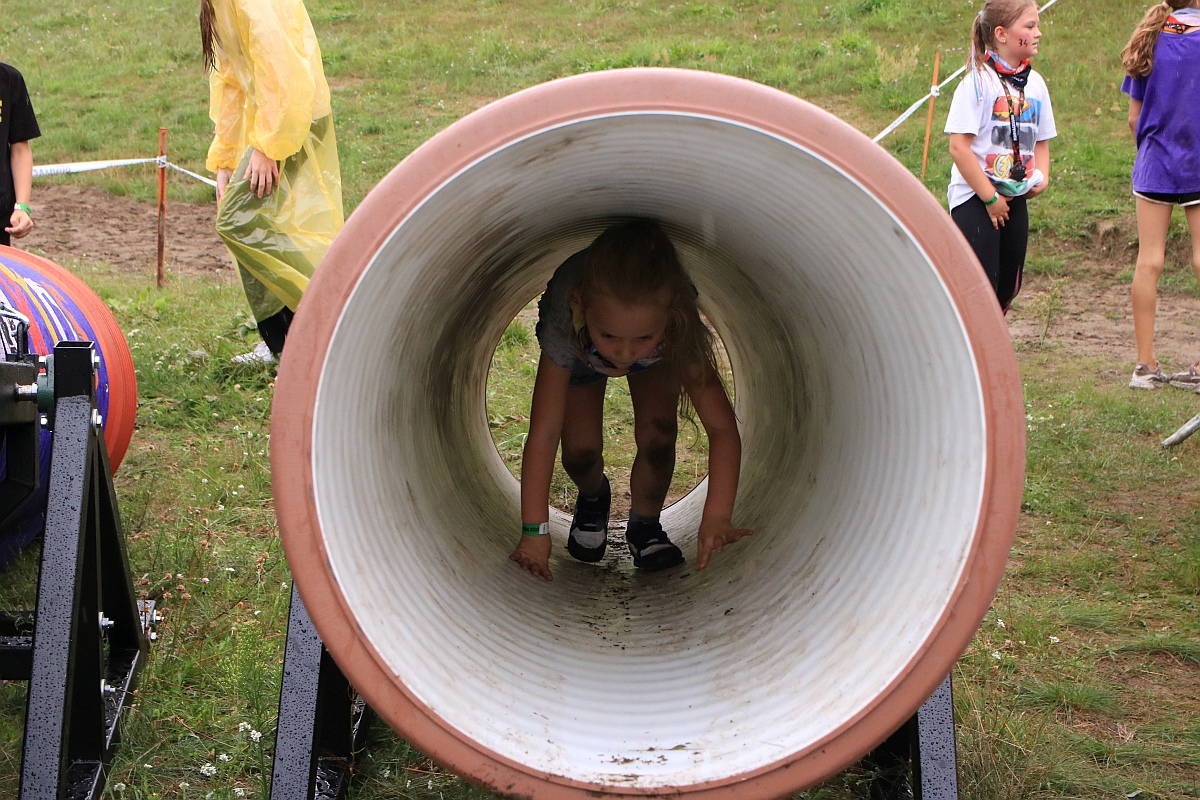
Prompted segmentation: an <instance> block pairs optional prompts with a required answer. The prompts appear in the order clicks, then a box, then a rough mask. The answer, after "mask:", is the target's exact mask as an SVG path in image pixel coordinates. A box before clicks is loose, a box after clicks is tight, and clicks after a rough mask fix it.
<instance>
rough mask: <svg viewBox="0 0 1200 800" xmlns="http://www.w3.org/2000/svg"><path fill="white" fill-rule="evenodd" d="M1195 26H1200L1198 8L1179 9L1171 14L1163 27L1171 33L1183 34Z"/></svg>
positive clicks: (1199, 10) (1199, 11)
mask: <svg viewBox="0 0 1200 800" xmlns="http://www.w3.org/2000/svg"><path fill="white" fill-rule="evenodd" d="M1197 26H1200V8H1180V9H1176V10H1175V11H1172V12H1171V16H1169V17H1167V22H1166V24H1165V25H1164V26H1163V27H1164V28H1166V29H1167V30H1169V31H1171V32H1172V33H1184V32H1186V31H1187V29H1188V28H1195V27H1197Z"/></svg>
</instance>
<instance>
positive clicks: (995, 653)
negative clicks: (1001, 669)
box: [992, 650, 1000, 661]
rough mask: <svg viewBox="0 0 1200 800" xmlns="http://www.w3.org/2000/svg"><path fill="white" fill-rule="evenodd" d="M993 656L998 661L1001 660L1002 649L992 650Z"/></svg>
mask: <svg viewBox="0 0 1200 800" xmlns="http://www.w3.org/2000/svg"><path fill="white" fill-rule="evenodd" d="M992 658H994V659H996V660H997V661H999V660H1000V651H999V650H993V651H992Z"/></svg>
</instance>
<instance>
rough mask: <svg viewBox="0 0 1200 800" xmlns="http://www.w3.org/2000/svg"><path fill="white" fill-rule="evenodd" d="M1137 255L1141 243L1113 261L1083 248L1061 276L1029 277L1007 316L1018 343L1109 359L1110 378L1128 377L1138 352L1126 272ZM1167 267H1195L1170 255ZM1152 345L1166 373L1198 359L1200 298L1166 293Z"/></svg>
mask: <svg viewBox="0 0 1200 800" xmlns="http://www.w3.org/2000/svg"><path fill="white" fill-rule="evenodd" d="M1089 249H1090V248H1089ZM1095 249H1096V250H1099V248H1095ZM1176 255H1177V254H1176ZM1136 258H1137V249H1136V246H1132V247H1131V246H1123V247H1121V248H1120V251H1119V252H1118V253H1117V254H1116V255H1115V256H1112V257H1105V256H1104V255H1102V254H1100V253H1096V254H1093V253H1091V252H1089V251H1088V250H1084V251H1083V252H1082V254H1080V255H1077V256H1075V257H1073V258H1072V259H1071V260H1070V261H1069V262H1068V263H1067V264H1066V266H1065V268H1064V277H1062V278H1051V277H1047V276H1045V275H1026V280H1025V285H1024V286H1023V287H1022V289H1021V294H1020V295H1019V296H1018V297H1017V300H1016V303H1015V304H1014V307H1013V309H1012V310H1011V311H1010V312H1009V315H1008V327H1009V333H1010V334H1011V335H1012V338H1013V342H1014V343H1015V344H1017V345H1018V346H1026V347H1036V346H1051V347H1057V348H1060V349H1062V350H1065V351H1066V352H1067V353H1069V354H1071V355H1080V356H1087V357H1094V358H1103V359H1106V360H1108V361H1110V362H1111V366H1110V367H1108V368H1107V369H1106V370H1105V372H1106V375H1105V377H1108V376H1109V375H1111V376H1113V379H1114V380H1123V379H1126V378H1127V377H1128V376H1127V375H1125V372H1127V371H1128V370H1131V369H1132V367H1133V363H1134V361H1135V360H1136V358H1137V348H1136V347H1135V345H1134V339H1133V309H1132V307H1131V304H1130V302H1131V301H1130V287H1129V280H1128V278H1127V277H1125V276H1123V273H1126V272H1132V270H1133V267H1134V263H1135V260H1136ZM1166 269H1167V270H1168V271H1172V272H1173V271H1179V270H1190V269H1191V265H1190V264H1189V263H1187V261H1185V260H1183V259H1182V258H1179V257H1176V258H1174V259H1172V258H1171V254H1169V255H1168V264H1167V267H1166ZM1056 282H1057V283H1056ZM1055 292H1057V293H1058V295H1059V299H1058V301H1057V303H1056V302H1055V301H1053V300H1052V295H1053V294H1054V293H1055ZM1055 305H1057V306H1058V310H1057V311H1054V312H1053V313H1050V317H1051V324H1050V328H1049V332H1048V333H1047V334H1046V335H1045V340H1044V341H1043V333H1044V332H1045V331H1046V319H1047V314H1048V312H1049V311H1050V308H1051V306H1055ZM1154 344H1155V350H1156V351H1157V354H1158V358H1159V361H1160V362H1161V363H1162V365H1163V371H1164V372H1167V373H1168V374H1169V373H1171V372H1175V371H1178V370H1181V369H1184V368H1186V367H1187V365H1189V364H1192V363H1194V362H1195V361H1196V360H1197V359H1200V298H1198V297H1195V296H1193V295H1192V294H1190V293H1188V292H1181V291H1179V290H1172V289H1169V288H1165V287H1162V288H1160V291H1159V297H1158V314H1157V316H1156V319H1155V333H1154Z"/></svg>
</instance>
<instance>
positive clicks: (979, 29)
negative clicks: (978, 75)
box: [967, 0, 1037, 70]
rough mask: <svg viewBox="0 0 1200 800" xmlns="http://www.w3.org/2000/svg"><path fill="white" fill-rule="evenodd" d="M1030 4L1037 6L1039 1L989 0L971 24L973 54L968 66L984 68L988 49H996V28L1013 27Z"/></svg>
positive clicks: (969, 57)
mask: <svg viewBox="0 0 1200 800" xmlns="http://www.w3.org/2000/svg"><path fill="white" fill-rule="evenodd" d="M1030 6H1033V7H1034V8H1037V3H1036V2H1034V0H987V2H986V3H984V5H983V8H981V9H980V10H979V13H978V14H976V15H975V23H974V24H973V25H972V26H971V54H970V56H968V58H967V67H969V68H970V69H976V70H978V69H983V65H984V64H986V63H987V54H988V51H989V50H991V51H995V49H996V28H1011V27H1012V26H1013V25H1015V24H1016V23H1017V20H1019V19H1020V18H1021V15H1022V14H1024V13H1025V9H1027V8H1029V7H1030ZM1010 66H1013V67H1015V66H1016V64H1012V65H1010Z"/></svg>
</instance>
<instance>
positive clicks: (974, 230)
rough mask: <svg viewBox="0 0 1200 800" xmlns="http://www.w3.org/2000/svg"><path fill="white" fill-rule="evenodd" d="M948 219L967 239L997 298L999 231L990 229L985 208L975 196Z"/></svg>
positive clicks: (951, 213) (989, 219)
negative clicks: (951, 220)
mask: <svg viewBox="0 0 1200 800" xmlns="http://www.w3.org/2000/svg"><path fill="white" fill-rule="evenodd" d="M950 217H951V218H952V219H953V220H954V223H955V224H956V225H958V229H959V230H960V231H962V232H963V236H965V237H967V242H968V243H969V244H970V245H971V249H972V250H974V251H975V257H976V258H978V259H979V263H980V265H981V266H982V267H983V272H984V274H985V275H987V278H988V281H989V282H990V283H991V284H992V291H993V292H995V293H996V294H997V296H999V294H1000V290H999V288H998V287H999V285H1000V231H998V230H996V229H995V228H993V227H992V218H991V217H989V216H988V212H987V206H985V205H984V204H983V201H982V200H980V199H979V196H978V195H976V196H974V197H972V198H971V199H970V200H968V201H967V202H965V203H963V204H961V205H958V206H955V207H954V209H953V210H952V211H951V212H950Z"/></svg>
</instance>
